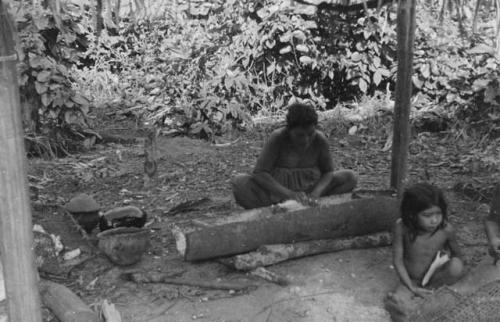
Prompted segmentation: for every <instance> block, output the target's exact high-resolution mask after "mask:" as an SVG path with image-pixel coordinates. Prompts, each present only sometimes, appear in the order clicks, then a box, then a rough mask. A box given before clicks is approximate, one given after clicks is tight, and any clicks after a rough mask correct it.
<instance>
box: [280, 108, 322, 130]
mask: <svg viewBox="0 0 500 322" xmlns="http://www.w3.org/2000/svg"><path fill="white" fill-rule="evenodd" d="M317 124H318V114H317V113H316V111H315V110H314V107H312V106H311V105H308V104H304V103H293V104H292V105H290V106H289V107H288V113H287V115H286V127H287V128H288V129H292V128H294V127H297V126H308V125H317Z"/></svg>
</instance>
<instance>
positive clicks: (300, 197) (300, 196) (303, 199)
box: [289, 191, 318, 206]
mask: <svg viewBox="0 0 500 322" xmlns="http://www.w3.org/2000/svg"><path fill="white" fill-rule="evenodd" d="M289 198H290V199H292V200H295V201H297V202H299V203H301V204H303V205H304V206H315V205H317V203H318V201H317V200H315V199H313V198H311V197H310V196H308V195H307V194H306V193H305V192H303V191H292V193H291V194H290V196H289Z"/></svg>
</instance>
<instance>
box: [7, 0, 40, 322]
mask: <svg viewBox="0 0 500 322" xmlns="http://www.w3.org/2000/svg"><path fill="white" fill-rule="evenodd" d="M13 33H14V29H13V21H12V20H11V19H10V16H9V15H8V13H7V8H6V6H5V5H4V4H3V3H2V0H0V156H1V157H0V251H1V258H2V263H3V267H4V274H5V275H4V277H5V278H4V280H5V286H6V291H7V292H6V293H7V305H8V312H9V321H12V322H17V321H19V322H21V321H22V322H40V321H41V320H42V317H41V311H40V296H39V293H38V285H37V282H36V278H37V277H36V269H35V264H34V261H33V250H32V245H33V232H32V223H31V210H30V205H29V198H28V189H27V179H26V178H27V176H26V159H25V158H26V154H25V151H24V141H23V134H22V121H21V105H20V100H19V88H18V85H17V75H16V55H15V49H14V41H13V35H14V34H13Z"/></svg>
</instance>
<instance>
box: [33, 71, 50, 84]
mask: <svg viewBox="0 0 500 322" xmlns="http://www.w3.org/2000/svg"><path fill="white" fill-rule="evenodd" d="M50 75H51V72H50V71H49V70H42V71H41V72H39V73H38V74H37V75H36V80H37V81H39V82H40V83H45V82H47V81H48V80H49V78H50Z"/></svg>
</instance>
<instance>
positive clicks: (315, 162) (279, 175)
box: [232, 103, 357, 209]
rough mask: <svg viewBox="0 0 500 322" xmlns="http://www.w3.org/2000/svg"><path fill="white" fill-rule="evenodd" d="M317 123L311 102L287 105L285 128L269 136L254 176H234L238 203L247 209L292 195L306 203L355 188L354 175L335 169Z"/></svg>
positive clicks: (276, 201) (264, 205)
mask: <svg viewBox="0 0 500 322" xmlns="http://www.w3.org/2000/svg"><path fill="white" fill-rule="evenodd" d="M317 124H318V115H317V114H316V111H315V110H314V108H313V107H312V106H310V105H306V104H301V103H295V104H292V105H291V106H289V108H288V113H287V116H286V127H284V128H280V129H277V130H275V131H274V132H273V133H272V134H271V136H270V138H269V140H268V142H267V143H266V144H265V145H264V148H263V150H262V152H261V154H260V156H259V158H258V160H257V165H256V166H255V169H254V171H253V174H252V175H239V176H237V177H235V178H234V179H233V180H232V185H233V193H234V197H235V199H236V202H237V203H238V204H239V205H241V206H242V207H243V208H246V209H250V208H258V207H266V206H269V205H271V204H274V203H279V202H282V201H284V200H289V199H293V200H297V201H299V202H301V203H305V204H307V203H309V202H310V201H311V200H315V199H317V198H319V197H321V196H327V195H332V194H340V193H345V192H349V191H352V190H353V189H354V187H355V186H356V181H357V179H356V175H355V174H354V172H352V171H349V170H341V171H335V172H334V171H333V162H332V158H331V155H330V150H329V148H328V141H327V139H326V137H325V135H324V134H323V133H321V132H320V131H318V130H317V129H316V125H317Z"/></svg>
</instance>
